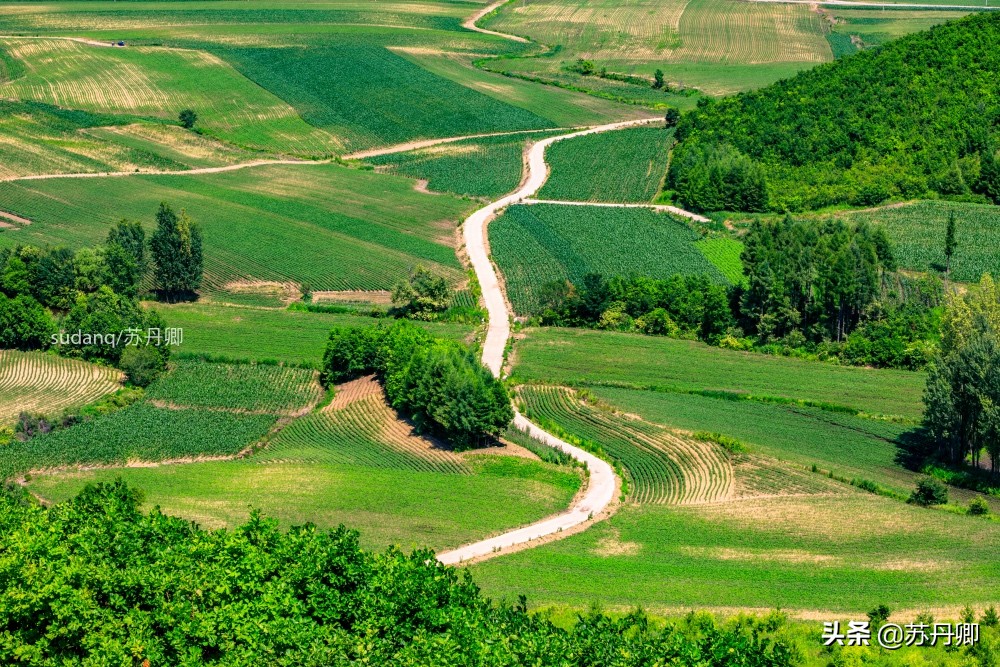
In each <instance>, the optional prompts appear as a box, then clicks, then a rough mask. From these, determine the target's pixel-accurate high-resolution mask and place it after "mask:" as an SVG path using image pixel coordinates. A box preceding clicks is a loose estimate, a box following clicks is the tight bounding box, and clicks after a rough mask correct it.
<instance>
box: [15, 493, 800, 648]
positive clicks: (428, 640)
mask: <svg viewBox="0 0 1000 667" xmlns="http://www.w3.org/2000/svg"><path fill="white" fill-rule="evenodd" d="M141 500H142V497H141V495H140V493H139V492H138V491H136V490H134V489H131V488H128V487H126V486H125V485H124V484H123V483H122V482H120V481H119V482H115V483H113V484H99V485H97V486H89V487H87V488H85V489H84V490H83V491H82V492H81V493H80V494H79V495H78V496H77V497H75V498H73V499H71V500H69V501H67V502H65V503H61V504H58V505H54V506H52V507H47V508H45V507H41V506H39V505H38V504H37V503H34V502H30V501H29V499H28V497H27V493H26V492H25V491H24V490H22V489H20V488H19V487H13V488H12V489H8V490H0V547H2V549H3V554H4V558H3V565H2V567H3V573H4V576H3V577H0V628H2V631H3V638H4V639H3V642H0V662H2V663H3V664H37V665H42V664H59V665H67V666H76V665H94V664H102V665H111V664H114V665H271V666H273V667H281V666H283V665H287V666H289V667H291V666H294V667H300V666H302V665H357V664H368V665H397V666H399V667H436V666H441V667H444V666H446V665H479V666H481V667H506V666H509V665H529V664H530V665H559V666H561V667H584V666H588V665H602V667H653V666H654V665H663V664H678V665H681V664H683V665H699V666H702V667H739V666H741V665H754V666H755V667H791V666H792V665H794V664H796V663H798V662H800V661H801V658H800V654H799V653H798V652H797V651H796V650H795V649H793V648H792V647H791V646H790V645H789V644H788V643H786V642H784V641H782V640H780V639H773V638H771V637H770V636H769V635H773V630H771V631H769V630H766V629H763V628H762V627H761V626H760V624H756V623H754V622H753V621H752V619H744V620H742V621H740V622H737V623H734V624H731V625H728V626H719V625H718V624H716V623H715V622H714V620H712V619H711V617H709V616H707V615H700V616H699V617H698V618H697V619H696V621H695V620H693V621H690V622H687V621H675V622H671V623H669V624H667V625H665V626H664V625H661V624H658V623H653V622H650V620H649V619H648V618H647V617H646V616H645V615H644V614H642V613H641V612H633V613H630V614H627V615H624V616H620V617H615V618H612V617H608V616H605V615H603V614H601V613H597V612H592V613H589V614H587V615H583V616H581V617H579V619H578V620H577V622H576V624H575V625H574V626H573V627H572V628H571V629H563V628H560V627H557V626H556V625H554V624H553V623H552V622H551V621H549V620H548V619H547V618H546V617H545V616H542V615H535V614H530V613H528V611H527V608H526V603H525V600H524V598H523V597H522V598H521V599H520V600H519V602H518V603H517V604H514V605H510V604H495V603H493V602H491V601H490V600H489V599H487V598H485V597H484V596H483V595H482V594H481V593H480V591H479V588H478V587H477V586H476V585H475V584H474V583H473V582H472V580H471V577H470V575H469V573H468V571H460V570H456V569H455V568H451V567H445V566H443V565H441V564H440V563H438V562H437V560H436V559H435V558H434V554H433V553H432V552H431V551H429V550H423V549H422V550H416V551H414V552H412V553H410V554H406V553H403V552H402V551H400V550H399V549H397V548H390V549H389V550H387V551H385V552H384V553H373V552H368V551H363V550H362V549H361V548H360V546H359V544H358V534H357V533H356V532H354V531H351V530H348V529H346V528H344V527H343V526H341V527H339V528H337V529H335V530H329V531H323V530H319V529H318V528H317V527H316V526H313V525H305V526H297V527H293V528H291V529H288V530H285V529H282V528H280V527H279V526H278V523H277V522H276V521H273V520H269V519H265V518H263V517H261V516H260V515H259V514H257V513H254V514H253V515H252V516H251V517H250V519H249V520H248V521H247V523H245V524H243V525H242V526H239V527H237V528H235V529H233V530H219V531H207V530H203V529H201V528H199V527H198V526H197V525H196V524H194V523H192V522H190V521H187V520H184V519H179V518H174V517H169V516H166V515H164V514H163V513H161V512H160V510H159V509H158V508H157V509H153V510H151V511H149V512H144V511H142V510H141V509H140V508H141Z"/></svg>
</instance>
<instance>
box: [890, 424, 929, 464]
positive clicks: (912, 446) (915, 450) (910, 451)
mask: <svg viewBox="0 0 1000 667" xmlns="http://www.w3.org/2000/svg"><path fill="white" fill-rule="evenodd" d="M933 451H934V443H933V440H932V439H931V436H930V433H928V432H927V429H925V428H924V427H923V426H916V427H914V428H912V429H910V430H909V431H905V432H903V433H901V434H900V435H899V437H898V438H896V463H898V464H899V465H901V466H903V467H904V468H906V469H907V470H912V471H914V472H920V469H921V468H922V467H923V466H924V464H925V463H926V462H927V459H928V457H930V455H931V454H932V453H933Z"/></svg>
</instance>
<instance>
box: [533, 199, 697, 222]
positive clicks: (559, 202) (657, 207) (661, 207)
mask: <svg viewBox="0 0 1000 667" xmlns="http://www.w3.org/2000/svg"><path fill="white" fill-rule="evenodd" d="M519 203H521V204H529V205H530V204H552V205H555V206H603V207H605V208H648V209H652V210H654V211H666V212H667V213H673V214H674V215H679V216H682V217H685V218H690V219H691V220H694V221H696V222H711V220H709V219H708V218H706V217H705V216H703V215H698V214H697V213H692V212H691V211H685V210H684V209H682V208H677V207H676V206H670V205H669V204H642V203H615V202H592V201H566V200H563V199H533V198H531V197H529V198H527V199H522V200H521V201H520V202H519Z"/></svg>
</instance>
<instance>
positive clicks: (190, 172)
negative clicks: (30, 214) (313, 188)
mask: <svg viewBox="0 0 1000 667" xmlns="http://www.w3.org/2000/svg"><path fill="white" fill-rule="evenodd" d="M330 162H332V160H254V161H253V162H239V163H237V164H227V165H225V166H222V167H199V168H197V169H181V170H174V171H169V170H161V169H149V170H146V171H88V172H80V173H75V174H34V175H31V176H8V177H6V178H0V183H6V182H8V181H48V180H52V179H55V178H120V177H122V176H198V175H199V174H221V173H222V172H226V171H239V170H240V169H250V168H253V167H266V166H267V165H272V164H294V165H307V164H329V163H330Z"/></svg>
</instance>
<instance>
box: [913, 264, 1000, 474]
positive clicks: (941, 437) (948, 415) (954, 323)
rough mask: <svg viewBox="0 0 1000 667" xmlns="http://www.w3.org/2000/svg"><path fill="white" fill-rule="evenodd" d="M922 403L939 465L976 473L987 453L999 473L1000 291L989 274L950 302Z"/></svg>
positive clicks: (925, 421)
mask: <svg viewBox="0 0 1000 667" xmlns="http://www.w3.org/2000/svg"><path fill="white" fill-rule="evenodd" d="M924 403H925V405H926V411H925V413H924V425H925V426H926V427H927V430H928V432H929V433H930V434H931V436H932V437H933V438H934V441H935V443H936V446H937V452H936V453H937V455H938V456H939V457H940V458H941V459H943V460H945V461H947V462H950V463H953V464H954V463H962V462H964V461H966V460H967V459H968V460H970V461H971V463H972V464H973V465H974V466H976V467H978V466H979V463H980V456H981V455H982V453H983V452H986V453H987V454H988V455H989V458H990V463H991V468H992V472H993V474H994V475H997V474H998V472H1000V466H998V459H1000V286H998V285H997V284H996V283H995V282H994V280H993V278H992V277H990V276H989V275H988V274H987V275H985V276H983V278H982V281H981V282H980V283H979V286H978V287H977V288H975V289H972V290H970V291H968V292H967V293H965V294H952V295H950V296H949V299H948V303H947V307H946V308H945V312H944V315H943V317H942V321H941V342H940V352H939V354H938V355H937V357H936V358H935V360H934V363H933V364H932V365H931V367H930V372H929V374H928V377H927V389H926V391H925V393H924Z"/></svg>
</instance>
